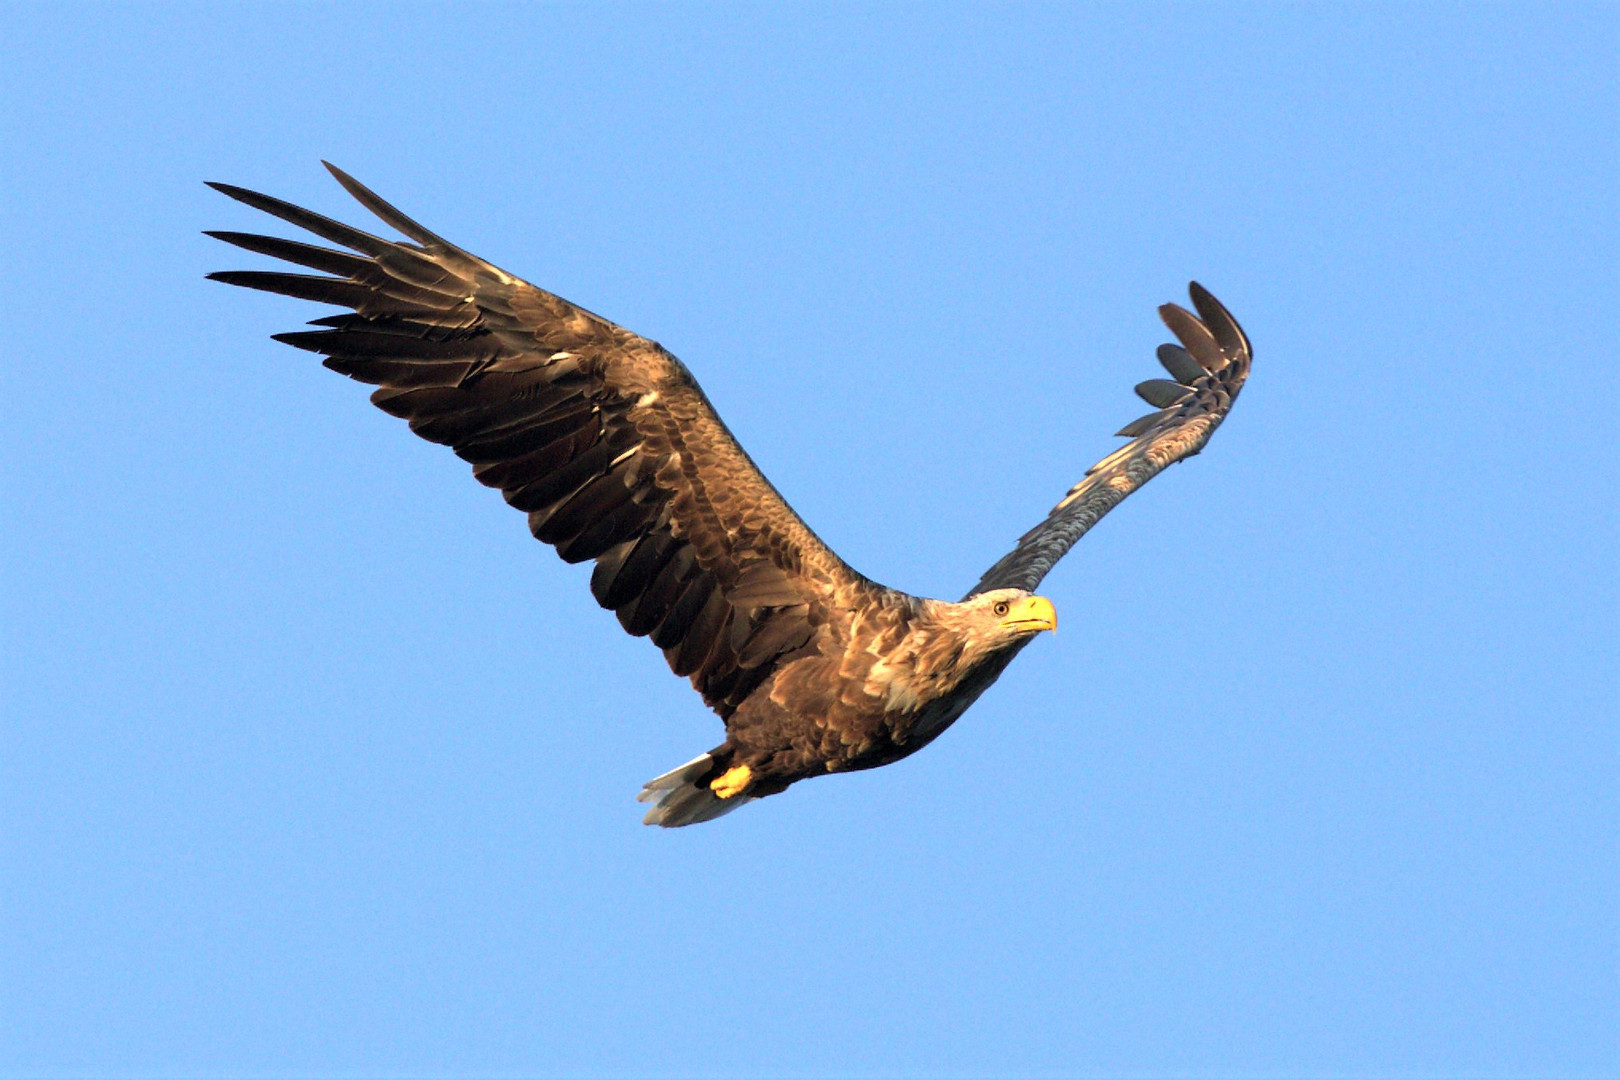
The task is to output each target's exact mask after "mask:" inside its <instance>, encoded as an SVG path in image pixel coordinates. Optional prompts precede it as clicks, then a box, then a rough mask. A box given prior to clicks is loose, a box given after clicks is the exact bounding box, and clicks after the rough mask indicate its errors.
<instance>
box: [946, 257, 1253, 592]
mask: <svg viewBox="0 0 1620 1080" xmlns="http://www.w3.org/2000/svg"><path fill="white" fill-rule="evenodd" d="M1188 291H1189V292H1190V293H1191V294H1192V302H1193V307H1194V308H1196V309H1197V310H1198V315H1197V316H1194V315H1193V314H1192V312H1190V311H1187V310H1186V309H1184V308H1181V307H1177V306H1176V305H1175V304H1165V305H1164V306H1163V307H1161V308H1160V309H1159V316H1160V317H1161V318H1163V319H1164V322H1165V325H1166V326H1168V327H1170V329H1171V331H1172V332H1173V333H1174V334H1175V335H1176V337H1178V338H1180V339H1181V345H1179V346H1178V345H1161V346H1159V362H1160V363H1161V364H1163V365H1164V367H1165V370H1166V371H1168V372H1170V374H1171V375H1172V376H1174V381H1171V380H1170V379H1149V380H1148V381H1147V382H1145V383H1141V384H1140V385H1138V386H1137V388H1136V392H1137V393H1138V394H1139V395H1141V397H1142V399H1143V400H1145V401H1146V402H1147V403H1148V404H1149V405H1152V406H1154V407H1155V408H1157V409H1158V411H1157V412H1152V413H1149V414H1148V415H1146V416H1144V417H1142V418H1141V419H1139V420H1136V421H1134V422H1133V423H1130V424H1127V425H1126V426H1125V427H1123V428H1122V429H1120V432H1119V434H1121V435H1126V436H1130V437H1131V441H1130V442H1128V443H1126V444H1125V445H1124V446H1122V447H1120V448H1119V449H1118V450H1115V451H1114V452H1113V453H1112V454H1109V455H1108V456H1107V457H1105V458H1103V459H1102V460H1101V461H1099V462H1097V464H1095V465H1093V466H1092V467H1091V468H1089V469H1087V470H1086V475H1085V479H1083V480H1081V481H1080V482H1079V483H1078V484H1076V485H1075V486H1074V487H1072V488H1070V489H1069V493H1068V495H1066V496H1064V499H1063V501H1062V502H1060V503H1058V504H1057V506H1055V507H1053V508H1052V512H1051V513H1050V514H1049V515H1047V518H1046V520H1045V521H1043V522H1041V523H1040V524H1039V525H1037V526H1035V527H1034V528H1033V529H1031V530H1030V531H1029V532H1027V533H1025V534H1024V535H1023V537H1021V538H1020V539H1019V541H1018V546H1017V547H1015V548H1013V549H1012V550H1011V551H1009V552H1008V553H1007V554H1006V555H1005V556H1003V557H1002V559H1001V561H1000V562H998V563H996V565H994V566H992V567H991V568H990V569H989V570H987V571H985V575H984V577H982V578H980V579H979V583H978V584H977V585H975V586H974V587H973V591H972V592H970V593H968V595H969V596H974V595H976V594H978V593H982V592H988V591H989V590H991V589H1008V588H1017V589H1030V590H1033V589H1034V588H1035V586H1037V585H1039V584H1040V582H1041V579H1042V578H1044V577H1045V576H1046V574H1047V571H1049V570H1051V569H1052V567H1053V566H1055V565H1056V564H1057V561H1058V560H1059V559H1061V558H1063V556H1064V555H1065V554H1066V553H1067V552H1068V550H1069V548H1071V547H1073V546H1074V542H1075V541H1076V540H1078V539H1080V538H1081V537H1082V536H1084V535H1085V534H1086V532H1087V530H1089V529H1090V528H1091V527H1092V526H1093V525H1095V524H1097V522H1098V521H1099V520H1100V519H1101V518H1102V516H1103V515H1104V514H1106V513H1108V511H1110V510H1112V509H1113V508H1114V507H1116V506H1118V505H1119V503H1120V500H1121V499H1123V498H1125V496H1127V495H1129V494H1130V493H1131V492H1133V491H1135V490H1136V489H1137V488H1139V487H1141V486H1142V485H1143V484H1145V483H1147V482H1148V481H1149V480H1151V479H1153V478H1154V477H1155V476H1157V475H1158V473H1159V472H1160V470H1162V469H1163V468H1164V467H1165V466H1167V465H1172V464H1174V463H1175V462H1178V461H1180V460H1181V459H1182V458H1186V457H1191V456H1192V455H1194V454H1196V453H1198V452H1199V451H1200V450H1202V449H1203V448H1204V444H1205V443H1207V442H1208V441H1209V437H1210V436H1211V435H1212V434H1214V433H1215V429H1216V428H1218V427H1220V425H1221V421H1222V420H1224V419H1225V418H1226V414H1227V412H1228V411H1229V410H1230V409H1231V408H1232V402H1234V401H1236V400H1237V396H1238V391H1240V390H1242V389H1243V381H1244V380H1245V379H1247V378H1248V377H1249V360H1250V355H1251V354H1250V349H1249V339H1248V338H1247V337H1246V336H1244V333H1243V329H1242V328H1241V327H1240V326H1238V324H1237V320H1236V319H1234V318H1232V315H1231V313H1230V312H1228V311H1227V310H1226V308H1224V307H1222V306H1221V303H1220V301H1219V300H1216V299H1215V298H1214V297H1213V296H1211V295H1210V294H1209V293H1208V292H1207V291H1206V290H1205V289H1204V287H1203V286H1201V285H1199V284H1198V282H1196V281H1195V282H1192V284H1191V285H1189V286H1188Z"/></svg>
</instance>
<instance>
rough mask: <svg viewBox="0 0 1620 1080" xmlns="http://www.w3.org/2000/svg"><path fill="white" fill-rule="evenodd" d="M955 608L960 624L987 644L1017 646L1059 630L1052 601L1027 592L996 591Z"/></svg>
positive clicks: (1018, 590)
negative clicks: (960, 618)
mask: <svg viewBox="0 0 1620 1080" xmlns="http://www.w3.org/2000/svg"><path fill="white" fill-rule="evenodd" d="M953 606H955V607H956V608H957V609H958V614H959V615H960V616H961V617H962V620H961V622H960V623H959V624H958V625H960V626H961V627H962V629H964V630H967V631H969V632H970V633H971V634H972V636H973V637H975V638H978V639H979V640H981V641H984V642H986V643H995V642H999V643H1002V644H1006V645H1013V644H1016V643H1018V642H1021V641H1024V640H1025V639H1027V638H1031V637H1034V636H1035V635H1036V634H1038V633H1040V632H1041V631H1042V630H1056V629H1057V609H1056V608H1054V607H1053V606H1052V601H1050V600H1048V599H1047V598H1046V597H1044V596H1036V595H1034V594H1033V593H1029V592H1025V591H1024V590H1023V589H992V590H990V591H989V592H983V593H980V594H979V595H977V596H975V597H972V598H971V599H968V600H966V601H963V602H962V603H961V604H957V605H953ZM993 647H994V645H992V648H993Z"/></svg>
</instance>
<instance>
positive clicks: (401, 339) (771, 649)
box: [209, 165, 867, 716]
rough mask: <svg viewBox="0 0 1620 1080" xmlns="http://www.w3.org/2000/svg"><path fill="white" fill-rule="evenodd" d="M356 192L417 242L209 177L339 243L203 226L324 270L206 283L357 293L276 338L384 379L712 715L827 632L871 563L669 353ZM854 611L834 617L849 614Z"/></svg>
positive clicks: (324, 299)
mask: <svg viewBox="0 0 1620 1080" xmlns="http://www.w3.org/2000/svg"><path fill="white" fill-rule="evenodd" d="M327 168H328V169H331V171H332V175H333V176H335V177H337V179H338V182H339V183H341V184H342V185H343V186H344V187H345V188H346V189H348V191H349V193H350V194H351V195H353V196H354V197H355V198H356V199H358V200H359V201H360V202H361V204H363V205H364V206H365V207H366V208H367V209H369V210H370V211H371V212H372V213H374V214H376V215H377V216H378V217H379V218H381V219H382V220H383V221H384V222H386V223H387V224H389V225H390V226H392V227H393V228H395V229H398V230H399V231H400V232H401V233H403V234H405V235H406V236H408V237H410V238H411V240H413V241H415V243H399V242H394V241H390V240H384V239H381V238H380V237H376V236H372V235H370V234H368V233H364V232H361V231H359V230H358V229H353V228H350V227H349V226H347V225H343V224H340V223H339V222H336V221H333V220H331V219H329V218H324V217H321V216H320V215H318V214H314V213H311V212H309V211H307V210H303V209H300V208H298V207H296V206H293V205H291V204H290V203H285V202H282V201H281V200H279V199H273V198H270V197H269V196H266V195H260V194H258V193H256V192H252V191H246V190H244V189H242V188H237V187H231V186H229V185H226V184H213V185H211V186H212V187H214V188H216V189H217V190H219V191H221V192H224V193H225V194H226V195H229V196H230V197H231V198H233V199H236V200H238V201H240V202H244V203H246V204H247V205H249V206H252V207H255V208H256V209H259V210H263V211H265V212H266V213H268V214H272V215H274V216H276V217H278V218H281V219H282V220H284V221H288V222H291V223H292V224H294V225H297V226H300V227H301V228H304V229H306V230H308V231H309V232H311V233H314V234H315V235H316V236H319V237H322V238H324V239H326V240H329V241H332V242H333V243H336V244H340V245H342V246H343V247H345V248H347V249H349V250H347V251H338V250H333V249H329V248H322V247H312V246H310V245H307V244H301V243H296V242H293V241H290V240H281V239H276V238H272V237H266V236H253V235H247V234H243V233H231V232H213V233H210V234H209V235H211V236H214V237H217V238H218V239H220V240H224V241H225V242H227V243H230V244H235V245H236V246H237V247H241V248H246V249H247V250H249V251H254V252H259V253H261V254H264V255H270V256H273V257H275V258H279V259H285V260H287V261H288V262H291V263H295V264H297V265H299V266H303V267H309V268H311V269H314V270H317V271H320V272H321V273H319V274H290V273H279V272H275V273H269V272H251V271H233V272H227V273H218V274H211V275H209V276H210V277H212V278H213V279H215V280H217V281H223V282H226V283H227V284H231V285H243V286H246V287H248V288H252V289H263V290H266V291H268V292H275V293H281V294H283V295H286V296H295V297H300V298H302V299H305V300H314V301H318V302H320V303H327V304H336V305H338V306H341V307H347V308H352V309H353V311H354V314H343V315H334V316H331V317H328V318H324V319H317V320H315V321H314V322H312V323H311V324H310V325H312V326H316V327H320V329H317V330H308V331H302V332H299V333H291V334H277V335H275V336H276V339H277V340H278V341H284V342H286V343H287V344H289V345H293V346H296V347H298V348H300V349H307V350H309V351H311V352H317V353H321V354H323V355H325V356H326V361H325V363H326V366H327V367H329V368H332V369H333V370H335V371H339V372H342V373H343V374H345V375H348V376H351V377H352V378H355V379H358V380H360V381H361V382H366V383H371V384H373V385H375V386H377V387H378V389H377V391H376V392H375V393H373V394H372V395H371V400H372V401H373V402H374V403H375V404H376V405H377V406H378V407H379V408H381V409H383V410H384V411H385V412H388V413H391V414H393V415H394V416H399V417H403V418H405V419H407V420H409V421H410V425H411V430H412V431H415V432H416V433H417V434H418V435H420V436H422V437H423V438H425V439H429V440H432V441H433V442H437V443H443V444H445V445H447V446H449V447H451V448H452V449H453V450H454V451H455V452H456V453H457V454H458V455H460V456H461V457H462V458H464V459H466V460H467V461H469V462H471V463H472V465H473V475H474V476H476V477H477V478H478V479H479V480H480V481H482V482H483V483H485V484H488V485H489V486H491V487H496V488H500V489H501V492H502V493H503V494H504V495H505V496H506V501H507V502H509V503H511V504H512V505H513V506H515V507H517V508H518V509H519V510H522V511H524V512H525V513H527V514H528V515H529V528H530V530H531V531H532V532H533V533H534V535H535V536H536V537H537V538H538V539H540V540H543V541H545V542H546V543H548V544H552V545H555V546H556V548H557V551H558V553H559V554H560V555H561V556H562V557H563V558H564V559H566V560H568V561H569V562H581V561H583V560H586V559H595V560H596V569H595V572H594V573H593V574H592V575H591V591H592V592H593V593H594V594H595V595H596V599H597V601H598V602H599V603H601V604H602V606H603V607H607V608H611V609H612V610H613V611H614V612H616V613H617V614H618V617H619V622H620V623H621V624H622V625H623V626H624V628H625V629H626V630H627V631H629V632H630V633H632V634H636V635H646V636H648V637H651V639H652V641H653V643H654V644H656V645H657V646H658V647H659V648H661V649H663V651H664V656H665V657H666V658H667V659H668V661H669V665H670V667H671V668H673V669H674V670H675V672H676V674H678V675H689V676H691V679H692V685H693V686H695V687H696V688H697V689H698V691H699V692H700V693H702V694H703V697H704V700H705V701H707V702H708V703H709V704H710V705H711V706H713V707H714V708H715V710H716V711H718V712H719V713H720V715H721V716H728V715H730V713H731V711H732V710H733V709H734V708H735V707H736V706H737V705H738V704H740V703H741V702H742V700H743V699H744V698H745V697H747V696H748V694H749V692H750V691H752V690H753V689H754V687H756V686H758V685H759V683H760V682H761V681H763V680H764V679H765V677H766V676H767V675H768V674H769V673H770V672H771V670H772V669H773V668H774V667H775V665H776V664H777V663H778V662H779V661H780V659H781V658H782V657H784V656H786V655H788V654H791V653H794V652H795V651H798V650H801V649H804V648H805V647H806V646H807V645H809V643H810V642H811V640H812V638H813V637H814V636H815V635H816V631H817V629H818V628H819V627H824V626H826V627H829V628H831V629H832V630H833V631H834V632H838V630H839V627H838V625H836V624H838V623H839V622H840V621H841V620H840V615H841V614H842V612H843V610H844V608H845V606H846V604H841V603H840V602H839V600H838V599H837V597H838V596H839V595H844V596H845V597H846V600H847V599H848V598H849V597H850V596H851V595H852V594H853V593H856V592H859V591H861V590H863V589H865V588H866V587H867V583H866V581H865V579H863V578H861V577H860V575H858V574H856V573H855V572H854V571H853V570H851V569H850V568H849V567H848V566H846V565H845V564H844V562H843V561H842V560H841V559H839V558H838V556H837V555H835V554H834V553H833V552H832V551H831V550H829V549H828V548H827V547H826V545H824V544H823V543H822V542H821V541H820V540H819V539H818V538H817V537H816V536H815V534H814V533H812V532H811V531H810V529H809V528H808V527H806V526H805V524H804V522H803V521H801V520H800V519H799V517H798V515H796V514H795V513H794V512H793V510H792V508H790V507H789V506H788V504H787V503H786V502H785V501H784V500H783V499H782V497H781V496H780V495H779V494H778V493H777V491H776V489H775V488H773V487H772V486H771V484H770V482H769V481H767V480H766V479H765V477H764V476H763V475H762V474H761V473H760V471H759V470H758V468H757V467H755V465H754V463H753V462H752V461H751V460H749V457H748V455H747V454H746V453H745V452H744V451H743V449H742V447H741V446H739V445H738V444H737V442H736V440H735V439H733V438H732V436H731V433H730V432H729V431H727V430H726V426H725V424H723V423H722V422H721V421H720V418H719V416H717V415H716V414H715V411H714V409H713V408H712V407H711V406H710V405H709V402H708V399H707V398H705V397H704V395H703V391H702V389H700V388H699V386H698V384H697V382H696V381H695V380H694V379H693V378H692V376H691V374H690V373H689V372H688V371H687V370H686V368H685V366H684V365H683V364H681V362H680V361H679V360H677V359H675V357H673V356H671V355H670V354H669V353H667V352H665V351H664V350H663V349H662V348H661V347H660V346H659V345H658V344H657V343H655V342H652V341H648V340H647V339H645V338H642V337H638V336H637V335H635V334H632V333H630V332H629V331H627V330H625V329H623V328H622V327H619V326H615V325H614V324H612V323H610V322H608V321H607V320H606V319H603V318H601V317H599V316H597V315H593V314H591V313H590V312H588V311H586V310H584V309H583V308H579V307H576V306H574V305H573V304H570V303H568V302H567V301H566V300H563V299H561V298H560V297H557V296H553V295H552V294H551V293H548V292H545V291H544V290H542V289H537V288H535V287H534V286H532V285H529V284H527V283H526V282H523V281H520V280H518V279H517V278H515V277H512V276H511V275H510V274H507V273H505V272H503V271H502V270H500V269H498V268H497V267H495V266H492V265H490V264H489V263H487V262H485V261H484V260H482V259H480V258H478V257H476V256H474V255H471V254H468V253H467V252H465V251H463V250H461V249H460V248H458V247H456V246H455V245H453V244H450V243H448V242H447V241H445V240H443V239H441V238H439V237H437V236H435V235H434V234H433V233H430V232H428V231H427V230H426V229H424V228H422V227H421V226H420V225H418V224H416V223H415V222H414V221H412V220H410V219H409V218H407V217H405V216H404V215H403V214H401V213H400V212H399V211H398V210H395V209H394V208H393V207H392V206H389V205H388V204H387V203H385V202H383V201H382V200H381V199H379V198H378V197H377V196H376V195H374V194H372V192H370V191H369V190H367V189H366V188H365V187H363V186H361V185H360V184H359V183H357V182H355V181H354V180H353V179H351V178H350V177H348V176H347V175H345V174H344V173H343V172H342V171H340V170H339V169H337V168H335V167H333V166H331V165H328V166H327ZM846 617H847V616H846Z"/></svg>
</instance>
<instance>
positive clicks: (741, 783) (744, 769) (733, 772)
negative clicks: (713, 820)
mask: <svg viewBox="0 0 1620 1080" xmlns="http://www.w3.org/2000/svg"><path fill="white" fill-rule="evenodd" d="M753 778H754V770H752V769H750V768H749V767H748V766H746V765H738V766H736V767H735V768H731V769H727V770H726V771H725V772H723V773H721V774H720V775H719V776H717V777H715V778H714V782H713V783H711V784H710V785H709V790H710V791H712V792H714V793H715V794H716V795H718V796H720V797H721V798H722V799H729V798H731V797H732V796H733V795H735V794H737V792H739V791H741V790H742V789H743V788H745V787H747V786H748V781H750V780H752V779H753Z"/></svg>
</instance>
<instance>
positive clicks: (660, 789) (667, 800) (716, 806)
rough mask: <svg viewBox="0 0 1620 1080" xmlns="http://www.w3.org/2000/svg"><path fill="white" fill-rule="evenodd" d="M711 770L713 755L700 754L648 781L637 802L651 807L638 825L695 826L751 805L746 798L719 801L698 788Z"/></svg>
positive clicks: (706, 790)
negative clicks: (648, 804)
mask: <svg viewBox="0 0 1620 1080" xmlns="http://www.w3.org/2000/svg"><path fill="white" fill-rule="evenodd" d="M713 771H714V756H713V755H712V754H700V755H699V756H697V757H695V758H693V759H692V760H691V761H688V762H687V763H686V764H685V765H682V766H681V767H680V768H678V769H671V770H670V771H669V772H667V773H665V774H664V775H662V776H658V777H654V778H653V779H651V780H649V781H647V782H646V783H645V784H643V785H642V787H641V794H640V795H637V796H636V801H637V802H650V803H652V804H653V808H652V809H651V810H648V811H647V816H646V817H644V818H642V819H641V823H642V824H643V825H662V826H663V827H664V828H666V829H673V828H678V827H679V826H682V825H695V824H697V823H698V822H700V821H713V820H714V819H715V818H717V817H720V816H721V815H722V814H729V813H731V812H732V811H733V810H735V809H737V807H739V806H741V805H742V804H743V803H745V802H753V799H751V798H750V797H748V796H746V795H740V796H733V797H732V798H729V799H722V798H721V797H720V796H718V795H716V794H715V793H714V792H712V791H710V790H709V789H708V787H707V786H700V784H699V781H700V780H701V779H702V778H703V777H704V776H706V775H708V774H709V773H711V772H713Z"/></svg>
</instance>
